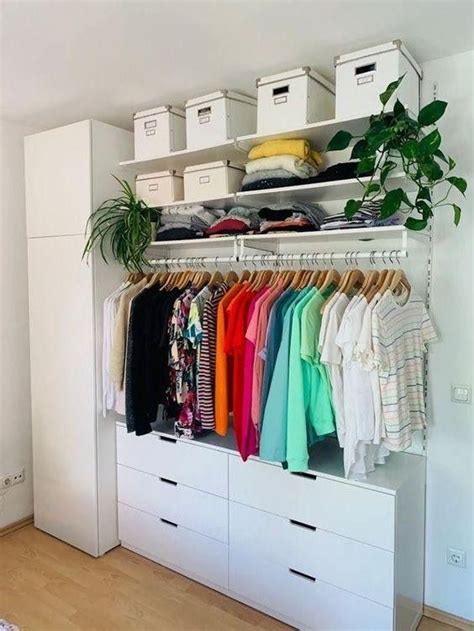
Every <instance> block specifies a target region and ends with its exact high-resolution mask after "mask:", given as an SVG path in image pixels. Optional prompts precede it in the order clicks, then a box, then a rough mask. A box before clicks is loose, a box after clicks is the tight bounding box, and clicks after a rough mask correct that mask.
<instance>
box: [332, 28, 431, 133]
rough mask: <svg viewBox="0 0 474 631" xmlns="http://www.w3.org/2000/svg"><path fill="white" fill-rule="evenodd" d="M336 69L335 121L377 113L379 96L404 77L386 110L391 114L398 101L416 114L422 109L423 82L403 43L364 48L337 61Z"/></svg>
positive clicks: (379, 105)
mask: <svg viewBox="0 0 474 631" xmlns="http://www.w3.org/2000/svg"><path fill="white" fill-rule="evenodd" d="M334 64H335V66H336V118H337V119H339V120H342V119H349V118H359V117H360V116H369V115H370V114H377V113H378V112H380V110H381V109H382V104H381V102H380V99H379V95H380V94H381V93H382V92H384V90H385V89H386V87H387V86H388V84H389V83H391V82H392V81H397V80H398V78H399V77H401V76H402V75H403V74H405V77H404V79H403V81H402V82H401V84H400V86H399V88H398V90H397V91H396V92H395V94H394V96H392V98H391V99H390V101H389V102H388V103H387V105H386V107H385V111H387V112H389V111H390V110H391V109H393V105H394V103H395V100H396V99H397V98H398V99H399V100H400V101H401V102H402V103H403V105H404V106H405V107H406V108H408V109H409V110H410V111H411V112H413V113H414V114H417V113H418V111H419V108H420V80H421V79H422V77H423V74H422V70H421V68H420V66H419V65H418V64H417V63H416V61H415V60H414V59H413V57H412V56H411V55H410V53H409V52H408V50H407V49H406V48H405V46H404V45H403V44H402V42H401V41H400V40H398V39H397V40H394V41H393V42H388V43H387V44H380V45H379V46H373V47H372V48H365V49H364V50H358V51H356V52H354V53H348V54H347V55H340V56H339V57H336V58H335V60H334Z"/></svg>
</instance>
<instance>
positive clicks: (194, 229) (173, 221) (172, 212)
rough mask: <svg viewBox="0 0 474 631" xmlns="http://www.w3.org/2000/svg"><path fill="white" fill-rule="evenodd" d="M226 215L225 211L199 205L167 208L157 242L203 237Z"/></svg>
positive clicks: (161, 220) (157, 235)
mask: <svg viewBox="0 0 474 631" xmlns="http://www.w3.org/2000/svg"><path fill="white" fill-rule="evenodd" d="M224 215H225V211H223V210H218V209H214V208H206V207H205V206H201V205H199V204H192V205H189V206H167V207H166V208H163V210H162V211H161V216H160V228H159V229H158V232H157V234H156V240H157V241H174V240H178V239H196V238H199V237H202V236H203V235H204V233H205V231H206V230H207V229H208V228H209V226H211V225H212V224H213V223H214V222H215V221H216V219H219V218H220V217H223V216H224Z"/></svg>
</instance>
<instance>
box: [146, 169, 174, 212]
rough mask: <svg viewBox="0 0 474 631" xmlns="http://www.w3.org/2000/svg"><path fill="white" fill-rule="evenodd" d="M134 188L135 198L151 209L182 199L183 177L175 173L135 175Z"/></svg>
mask: <svg viewBox="0 0 474 631" xmlns="http://www.w3.org/2000/svg"><path fill="white" fill-rule="evenodd" d="M135 188H136V193H137V197H139V198H140V199H142V200H143V201H144V202H145V203H146V204H148V206H152V207H157V206H165V205H166V204H170V203H173V202H178V201H181V200H182V199H183V197H184V189H183V176H182V175H177V174H176V171H160V172H158V173H147V174H145V175H137V179H136V181H135Z"/></svg>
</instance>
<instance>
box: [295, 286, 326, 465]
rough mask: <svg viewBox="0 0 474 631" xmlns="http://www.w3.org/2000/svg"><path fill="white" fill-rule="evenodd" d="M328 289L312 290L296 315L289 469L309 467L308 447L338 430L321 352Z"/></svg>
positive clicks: (296, 311)
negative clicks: (320, 359)
mask: <svg viewBox="0 0 474 631" xmlns="http://www.w3.org/2000/svg"><path fill="white" fill-rule="evenodd" d="M328 293H329V294H330V293H332V292H331V291H330V292H324V295H323V294H322V293H321V292H320V291H318V290H313V291H312V292H311V294H310V296H309V299H308V300H307V301H305V303H304V304H302V303H300V304H299V305H298V306H299V307H300V308H299V309H298V308H297V309H295V313H294V316H293V321H292V330H291V344H290V352H289V378H288V404H287V423H286V427H287V439H286V445H287V447H286V451H287V462H288V469H289V470H290V471H306V470H307V469H308V460H309V452H308V448H309V447H310V446H311V445H312V444H314V443H315V442H317V441H318V440H321V439H322V438H323V437H324V436H327V435H328V434H332V433H333V432H334V430H335V425H334V413H333V409H332V403H331V393H330V389H329V383H328V380H327V376H326V374H325V370H324V367H323V366H322V365H321V364H320V363H319V352H318V339H319V331H320V328H321V307H322V305H323V303H324V302H325V300H326V298H327V297H328Z"/></svg>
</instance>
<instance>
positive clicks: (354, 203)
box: [344, 199, 362, 219]
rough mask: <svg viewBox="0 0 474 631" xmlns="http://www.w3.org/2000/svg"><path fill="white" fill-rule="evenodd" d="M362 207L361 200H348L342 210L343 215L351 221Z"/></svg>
mask: <svg viewBox="0 0 474 631" xmlns="http://www.w3.org/2000/svg"><path fill="white" fill-rule="evenodd" d="M361 206H362V200H360V199H350V200H349V201H348V202H347V203H346V206H345V208H344V214H345V215H346V217H347V218H348V219H352V217H353V216H354V215H355V214H356V212H357V211H358V210H359V208H360V207H361Z"/></svg>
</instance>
